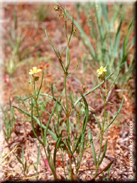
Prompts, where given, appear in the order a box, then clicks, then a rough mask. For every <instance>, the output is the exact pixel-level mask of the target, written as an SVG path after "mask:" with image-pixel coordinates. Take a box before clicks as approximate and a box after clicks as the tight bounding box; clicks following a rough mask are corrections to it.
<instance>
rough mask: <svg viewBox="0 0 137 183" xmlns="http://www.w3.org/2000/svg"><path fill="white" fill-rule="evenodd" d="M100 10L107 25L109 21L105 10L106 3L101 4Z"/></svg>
mask: <svg viewBox="0 0 137 183" xmlns="http://www.w3.org/2000/svg"><path fill="white" fill-rule="evenodd" d="M101 8H102V13H103V15H104V17H105V20H106V21H107V23H108V24H109V19H108V10H107V6H106V3H101Z"/></svg>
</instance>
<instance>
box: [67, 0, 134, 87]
mask: <svg viewBox="0 0 137 183" xmlns="http://www.w3.org/2000/svg"><path fill="white" fill-rule="evenodd" d="M114 8H115V11H112V12H114V13H113V14H112V15H111V16H110V12H109V8H108V6H107V5H106V3H91V2H88V3H83V4H82V3H77V4H76V9H77V21H76V20H75V21H74V24H75V26H76V27H77V29H78V30H79V32H80V38H81V39H82V41H83V44H84V45H85V47H86V49H87V50H88V52H89V54H90V55H91V59H90V63H91V64H92V67H95V68H96V64H95V63H96V62H97V63H98V65H99V66H106V67H107V72H108V74H110V73H112V72H115V73H117V74H118V79H117V81H116V84H118V85H122V86H124V85H126V84H127V82H128V81H129V79H130V78H132V77H133V75H132V74H133V71H134V70H135V60H134V58H133V57H132V59H131V61H130V63H129V65H128V64H127V58H128V56H129V55H130V49H131V48H132V47H133V45H134V43H135V37H133V39H132V40H131V39H130V35H131V33H132V31H133V25H134V18H133V19H132V20H131V22H130V23H129V26H128V29H127V34H126V36H124V38H123V37H122V36H123V35H121V34H122V30H121V29H122V23H123V21H124V17H125V11H124V5H122V4H121V3H119V4H116V5H114ZM80 11H83V12H84V13H85V15H86V18H87V23H88V26H89V29H90V36H91V38H89V37H88V36H87V35H86V33H85V31H84V28H83V26H81V25H80V24H79V23H78V21H79V19H80V18H81V17H80ZM92 12H95V14H93V13H92ZM120 12H121V13H120ZM66 15H67V16H68V18H69V19H70V20H73V18H72V17H71V15H70V14H69V13H68V12H66ZM93 15H94V16H93ZM90 39H92V41H93V42H94V44H92V43H91V42H90ZM122 40H123V41H122ZM121 41H122V43H121ZM111 79H112V81H113V80H114V76H113V77H112V78H111ZM123 84H124V85H123Z"/></svg>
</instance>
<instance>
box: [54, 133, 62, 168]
mask: <svg viewBox="0 0 137 183" xmlns="http://www.w3.org/2000/svg"><path fill="white" fill-rule="evenodd" d="M60 141H61V136H60V137H59V138H58V140H57V142H56V146H55V149H54V155H53V162H54V166H55V165H56V153H57V149H58V146H59V144H60Z"/></svg>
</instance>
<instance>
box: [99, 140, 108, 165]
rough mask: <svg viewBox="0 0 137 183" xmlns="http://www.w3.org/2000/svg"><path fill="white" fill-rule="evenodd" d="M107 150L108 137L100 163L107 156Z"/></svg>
mask: <svg viewBox="0 0 137 183" xmlns="http://www.w3.org/2000/svg"><path fill="white" fill-rule="evenodd" d="M106 150H107V139H106V142H105V145H104V151H103V154H102V157H101V159H100V161H99V165H100V164H101V163H102V161H103V159H104V157H105V154H106Z"/></svg>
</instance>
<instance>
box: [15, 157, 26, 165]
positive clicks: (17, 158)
mask: <svg viewBox="0 0 137 183" xmlns="http://www.w3.org/2000/svg"><path fill="white" fill-rule="evenodd" d="M16 158H17V160H18V162H19V163H20V164H22V165H24V164H23V163H22V161H21V160H20V159H19V158H18V156H16Z"/></svg>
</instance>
